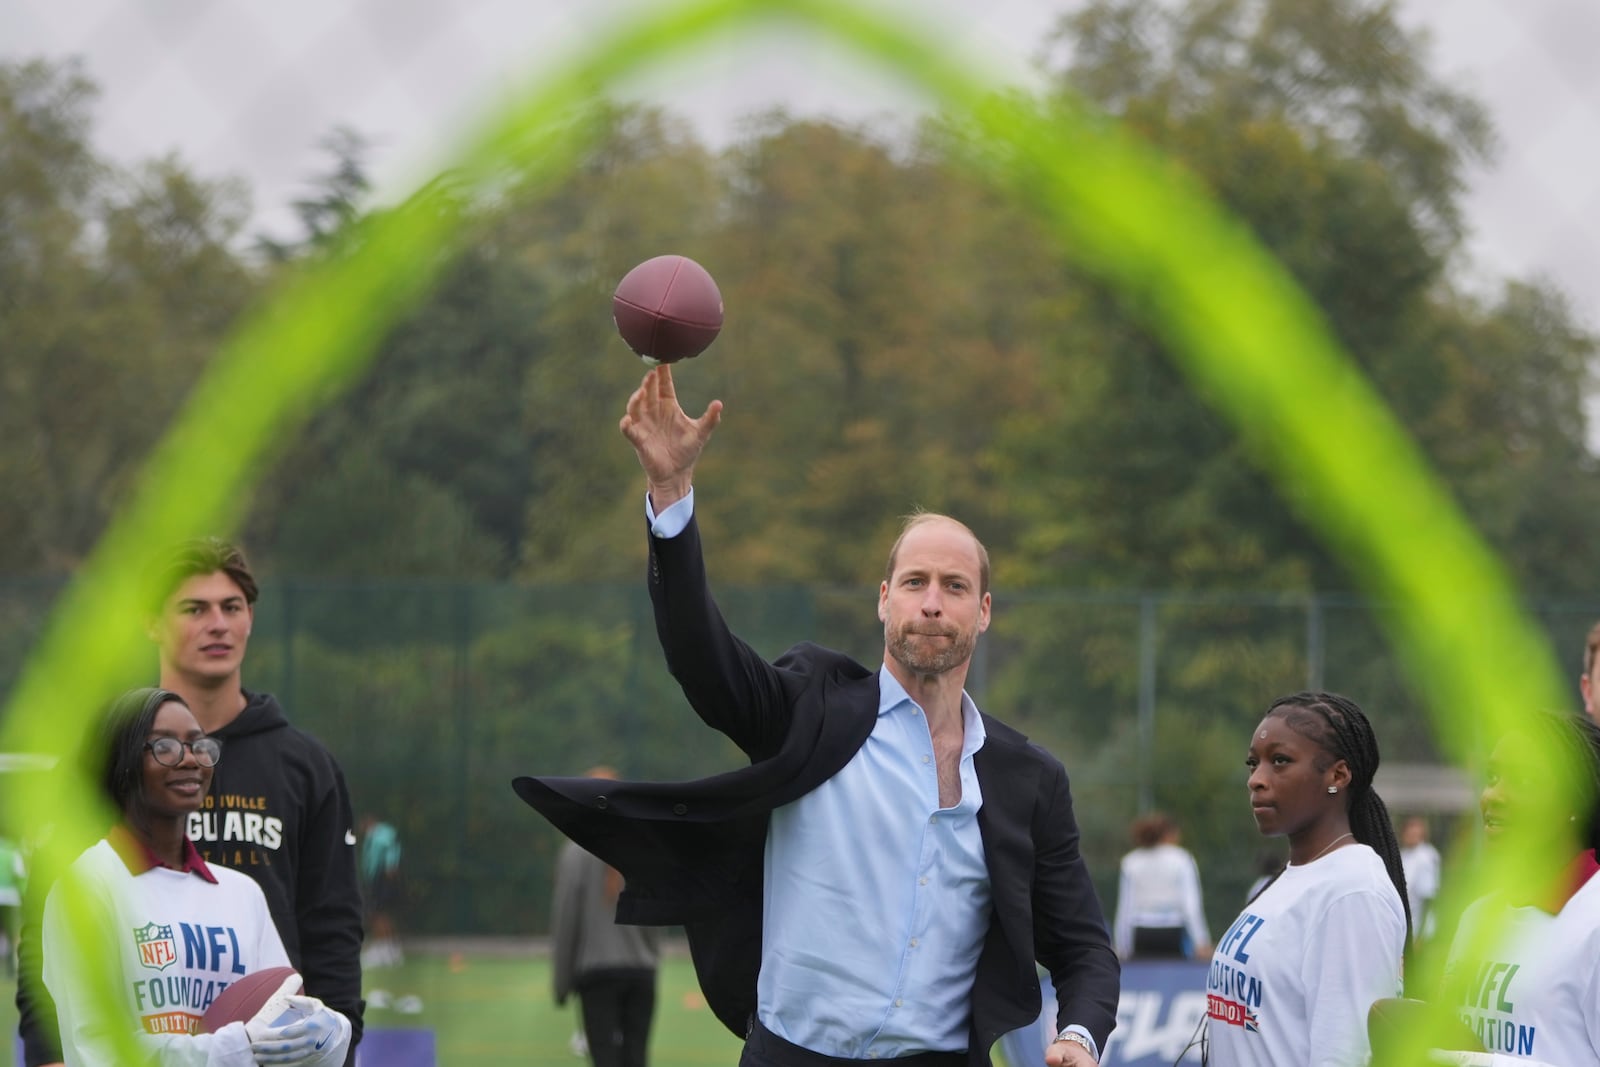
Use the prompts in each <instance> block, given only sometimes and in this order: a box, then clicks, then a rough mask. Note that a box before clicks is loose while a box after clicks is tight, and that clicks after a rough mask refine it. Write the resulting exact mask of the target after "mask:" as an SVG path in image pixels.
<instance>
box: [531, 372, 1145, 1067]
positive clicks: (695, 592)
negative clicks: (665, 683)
mask: <svg viewBox="0 0 1600 1067" xmlns="http://www.w3.org/2000/svg"><path fill="white" fill-rule="evenodd" d="M721 413H722V406H721V402H720V401H713V402H712V404H711V406H710V407H709V408H708V409H707V411H706V413H705V414H704V415H702V416H701V417H700V418H698V419H690V418H689V417H688V416H687V415H686V414H685V413H684V412H683V410H682V408H681V407H680V406H679V405H678V401H677V397H676V395H675V392H674V389H673V385H672V375H671V371H670V369H669V368H667V367H665V366H663V367H658V368H656V369H655V370H653V371H651V372H650V373H649V374H647V375H646V376H645V380H644V382H643V384H642V385H641V386H640V387H639V389H638V390H637V391H636V392H635V393H634V394H633V396H632V397H631V398H630V399H629V402H628V411H627V415H626V416H625V417H624V418H623V420H622V425H621V428H622V432H623V434H624V435H625V436H626V437H627V438H628V440H629V441H630V442H631V443H632V444H633V446H634V449H635V451H636V452H637V453H638V456H639V461H640V463H641V465H642V466H643V467H644V469H645V473H646V477H647V482H648V488H649V496H648V500H647V512H648V515H649V518H650V520H651V523H652V533H651V537H650V570H649V587H650V595H651V599H652V602H653V604H654V607H655V615H656V629H657V633H658V636H659V638H660V640H661V643H662V647H663V650H664V651H665V653H666V658H667V664H668V667H669V668H670V669H671V671H672V673H673V676H674V677H675V678H676V679H677V680H678V682H679V684H680V685H681V686H682V687H683V691H684V694H685V696H686V697H687V698H688V700H689V703H690V704H691V705H692V706H693V707H694V709H695V711H696V712H697V713H699V715H700V716H701V718H702V719H704V720H705V721H706V722H707V723H708V724H709V725H711V726H713V727H715V728H716V729H718V730H720V731H722V732H723V733H725V734H727V735H728V736H729V737H731V738H732V739H733V740H734V742H735V743H737V744H738V745H739V746H740V748H741V749H743V750H744V752H745V753H746V754H747V755H748V756H749V757H750V760H751V765H750V766H749V767H746V768H743V769H741V770H737V771H733V772H730V773H727V774H721V775H717V776H715V777H713V778H708V779H704V780H702V781H698V782H689V783H665V784H663V783H624V782H614V781H598V780H592V779H560V778H544V779H534V778H519V779H517V781H516V783H515V788H516V790H517V792H518V794H519V795H520V796H522V797H523V799H524V800H526V801H527V802H528V803H529V804H531V805H533V806H534V807H535V808H536V809H538V810H539V811H540V812H541V813H542V814H544V815H545V816H546V817H547V818H549V819H550V820H551V821H552V822H553V823H555V825H556V826H557V827H558V828H560V829H561V830H562V831H563V832H564V833H566V834H567V835H568V836H570V837H572V838H573V839H574V840H576V841H578V842H579V843H580V844H581V845H583V847H584V848H586V849H588V850H589V851H590V852H592V853H594V854H595V855H597V856H599V857H600V858H601V859H603V860H605V861H606V862H608V863H610V864H612V865H613V866H615V867H616V868H617V869H618V870H620V871H621V872H622V874H623V876H624V877H625V879H626V883H627V887H626V889H625V890H624V892H623V894H622V898H621V900H620V901H619V904H618V910H617V918H618V920H619V921H621V922H632V923H644V924H668V923H671V924H682V925H683V926H684V927H685V929H686V932H687V934H688V936H689V943H690V949H691V952H692V955H693V958H694V964H695V968H696V971H697V973H698V976H699V979H700V983H701V987H702V989H703V991H704V992H705V995H706V1000H707V1002H708V1004H709V1005H710V1006H711V1008H712V1010H713V1011H714V1012H715V1013H716V1015H717V1017H718V1018H719V1019H720V1020H721V1021H722V1022H723V1023H724V1024H725V1025H727V1026H728V1027H729V1029H731V1030H733V1031H734V1032H735V1033H736V1034H739V1035H741V1036H745V1037H746V1038H747V1043H746V1047H745V1051H744V1055H743V1056H742V1058H741V1060H740V1063H741V1065H742V1067H816V1065H819V1064H820V1065H828V1064H849V1063H853V1062H857V1061H860V1060H863V1059H868V1058H889V1059H892V1060H896V1061H898V1062H900V1063H902V1065H907V1067H988V1065H989V1063H990V1059H989V1049H990V1047H991V1046H992V1045H993V1044H994V1042H995V1041H997V1040H998V1039H999V1038H1000V1036H1001V1035H1002V1034H1004V1033H1005V1032H1007V1031H1009V1030H1013V1029H1016V1028H1018V1027H1022V1026H1027V1025H1030V1024H1031V1023H1032V1022H1033V1021H1034V1020H1035V1019H1036V1018H1037V1017H1038V1013H1039V1006H1040V994H1039V983H1038V980H1037V977H1036V971H1035V969H1034V961H1035V960H1036V959H1037V960H1038V961H1039V962H1041V963H1043V964H1044V965H1045V967H1046V968H1047V969H1048V970H1049V971H1050V974H1051V977H1052V979H1053V981H1054V984H1055V988H1056V991H1057V1001H1058V1012H1057V1021H1058V1025H1060V1026H1061V1027H1062V1030H1061V1033H1060V1034H1059V1035H1058V1037H1057V1039H1056V1041H1055V1042H1053V1043H1052V1044H1051V1045H1050V1046H1049V1049H1048V1050H1047V1052H1046V1054H1045V1063H1046V1064H1047V1065H1048V1067H1087V1065H1089V1064H1093V1063H1094V1062H1095V1060H1096V1058H1097V1057H1098V1054H1099V1050H1100V1049H1102V1048H1103V1047H1104V1045H1105V1041H1106V1039H1107V1037H1108V1036H1109V1035H1110V1033H1111V1030H1112V1028H1113V1026H1114V1025H1115V1022H1116V1007H1117V996H1118V985H1119V978H1120V972H1119V968H1118V964H1117V959H1116V955H1115V953H1114V952H1113V951H1112V950H1111V946H1110V942H1109V939H1108V937H1107V933H1106V927H1105V921H1104V918H1103V916H1102V912H1101V909H1100V904H1099V901H1098V899H1097V897H1096V895H1095V891H1094V887H1093V885H1092V883H1091V881H1090V878H1089V874H1088V870H1087V868H1086V867H1085V865H1084V862H1083V859H1082V857H1081V855H1080V854H1079V851H1078V830H1077V824H1076V822H1075V820H1074V818H1073V814H1072V801H1071V796H1070V793H1069V790H1068V785H1067V777H1066V772H1065V771H1064V769H1063V768H1062V766H1061V764H1060V763H1059V762H1058V761H1056V760H1055V759H1054V758H1053V757H1051V756H1050V755H1048V754H1047V753H1045V752H1044V751H1043V750H1042V749H1040V748H1038V747H1037V746H1034V745H1031V744H1029V743H1028V741H1027V739H1026V738H1025V737H1023V736H1022V735H1021V734H1019V733H1017V732H1016V731H1015V730H1012V729H1010V728H1009V727H1006V726H1005V725H1003V724H1002V723H1000V722H998V721H997V720H995V719H992V718H990V717H988V716H987V715H981V713H979V712H978V711H977V709H976V707H975V705H973V704H972V701H971V699H970V698H969V697H967V696H966V694H965V692H964V689H963V685H964V683H965V680H966V675H967V670H968V667H969V665H970V663H971V656H972V651H973V648H974V647H975V646H976V643H977V639H978V636H979V634H981V633H982V632H983V630H985V629H986V628H987V627H988V624H989V617H990V596H989V591H988V578H989V575H988V556H987V553H986V552H985V551H984V549H983V546H982V544H981V543H980V542H979V541H978V540H977V538H976V537H974V536H973V534H972V532H971V531H970V530H968V529H967V528H966V527H965V526H963V525H961V524H960V523H958V522H956V521H955V520H953V519H950V518H947V517H945V516H938V515H919V516H914V517H913V518H912V519H911V520H909V521H908V523H907V525H906V528H905V529H904V530H903V531H902V533H901V536H900V539H899V540H898V541H896V542H895V546H894V548H893V550H892V551H891V553H890V557H889V565H888V567H887V569H886V573H885V579H884V582H883V584H882V586H881V587H880V590H879V599H878V614H879V618H880V619H881V620H882V622H883V623H884V664H883V667H882V669H881V670H878V671H874V670H871V669H868V668H866V667H864V666H862V665H861V664H858V663H856V662H854V661H852V660H851V659H849V658H848V657H846V656H844V655H842V654H840V653H837V652H833V651H830V650H828V649H824V648H821V647H819V646H816V645H812V644H801V645H797V646H795V647H794V648H792V649H790V650H789V651H788V652H786V653H785V654H784V655H783V656H782V657H780V658H779V659H778V660H777V661H776V662H774V663H771V664H769V663H766V662H765V661H764V660H762V659H761V657H760V656H758V655H757V654H756V653H755V652H754V651H753V650H752V649H750V648H749V646H747V645H745V644H744V643H743V642H742V641H740V640H739V639H738V638H737V637H735V636H734V635H733V634H732V633H731V632H730V631H729V630H728V628H727V626H726V624H725V623H724V622H723V620H722V616H721V614H720V613H719V612H718V610H717V607H716V604H715V603H714V601H713V600H712V598H711V594H710V589H709V585H708V583H707V580H706V574H705V567H704V561H703V557H702V554H701V550H700V540H699V531H698V527H697V526H696V524H695V521H694V518H693V510H692V508H693V504H692V495H691V487H692V474H693V469H694V465H695V463H696V461H697V460H698V458H699V455H700V453H701V451H702V450H703V449H704V447H705V444H706V442H707V441H708V440H709V439H710V437H711V434H712V432H713V431H714V430H715V429H716V426H717V424H718V423H719V422H720V420H721ZM919 760H920V766H919V764H918V761H919ZM864 800H866V802H865V803H863V801H864ZM919 805H921V806H920V807H919ZM775 813H777V814H775ZM930 826H931V827H934V828H932V829H930V828H929V827H930ZM819 829H820V830H821V831H822V832H821V833H819V832H818V830H819ZM808 830H809V832H807V831H808ZM907 838H909V839H911V843H910V846H909V847H907V845H906V841H905V839H907ZM919 842H920V843H921V844H920V845H919ZM919 848H920V849H921V851H920V852H919V851H918V849H919ZM840 857H842V858H840ZM930 857H932V858H931V859H930ZM768 870H771V872H772V874H773V877H772V878H771V879H768V878H767V877H766V873H767V871H768ZM930 882H931V883H932V886H931V888H930V887H929V886H930ZM906 899H909V900H910V901H912V902H913V903H912V907H911V910H912V911H913V912H914V913H915V914H914V915H912V916H907V915H906V914H904V909H903V908H902V909H901V910H900V911H896V905H895V903H894V901H895V900H906ZM930 915H931V916H933V918H932V919H931V920H930V919H929V918H928V917H929V916H930ZM841 929H848V930H850V931H853V932H852V933H850V934H848V935H846V936H845V947H848V948H850V949H854V948H856V947H857V945H856V942H857V941H860V942H863V943H864V944H863V946H862V959H864V960H865V961H866V962H865V963H862V962H861V961H860V960H855V959H853V960H852V961H851V962H850V963H843V962H841V961H840V960H839V959H838V955H837V953H838V950H839V948H840V947H841V942H840V937H841V933H840V930H841ZM889 929H892V930H894V931H901V930H908V931H910V933H911V934H912V935H913V936H911V937H910V938H909V940H908V941H905V942H904V943H903V944H902V943H901V942H900V941H897V940H896V937H897V936H898V934H893V935H891V934H885V933H884V931H885V930H889ZM830 939H831V940H830ZM923 942H926V943H925V944H924V943H923ZM885 949H887V951H885ZM919 968H921V969H920V970H919ZM857 972H861V973H857ZM902 993H903V994H904V996H903V997H902ZM947 1009H948V1010H947ZM863 1020H865V1021H864V1022H863ZM1019 1067H1021V1065H1019Z"/></svg>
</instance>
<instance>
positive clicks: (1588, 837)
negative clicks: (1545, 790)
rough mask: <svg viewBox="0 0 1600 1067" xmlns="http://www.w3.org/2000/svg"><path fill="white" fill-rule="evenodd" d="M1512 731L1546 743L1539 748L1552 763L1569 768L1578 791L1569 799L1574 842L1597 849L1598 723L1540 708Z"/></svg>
mask: <svg viewBox="0 0 1600 1067" xmlns="http://www.w3.org/2000/svg"><path fill="white" fill-rule="evenodd" d="M1513 733H1520V734H1528V735H1533V737H1534V739H1535V740H1537V741H1539V742H1540V743H1541V744H1543V745H1547V746H1549V748H1547V749H1542V750H1541V751H1546V752H1551V753H1553V754H1555V755H1557V756H1558V760H1557V761H1554V762H1555V763H1557V764H1558V765H1565V766H1566V767H1567V768H1569V769H1570V772H1569V773H1571V775H1572V777H1573V781H1572V783H1571V785H1572V787H1573V788H1575V789H1576V790H1577V791H1578V793H1577V795H1576V796H1574V797H1572V798H1571V803H1572V805H1573V808H1572V810H1573V816H1574V818H1575V819H1576V820H1577V822H1578V824H1579V825H1578V835H1577V836H1578V841H1579V843H1580V844H1581V845H1582V847H1583V848H1593V849H1600V725H1596V723H1595V722H1594V720H1593V719H1591V718H1589V716H1587V715H1575V714H1572V713H1571V712H1552V711H1540V712H1534V713H1532V714H1530V715H1527V716H1526V717H1524V718H1523V719H1522V720H1520V721H1519V722H1518V724H1517V727H1516V729H1514V730H1513ZM1541 763H1544V761H1542V760H1541ZM1545 765H1546V766H1549V764H1545ZM1554 769H1555V768H1552V770H1554ZM1560 858H1561V859H1562V860H1563V861H1565V860H1567V859H1570V858H1571V857H1568V856H1563V857H1560Z"/></svg>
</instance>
